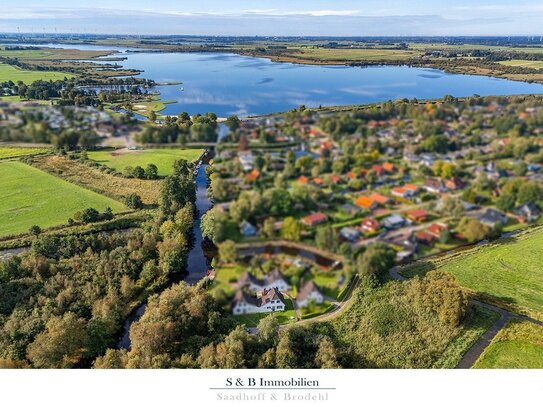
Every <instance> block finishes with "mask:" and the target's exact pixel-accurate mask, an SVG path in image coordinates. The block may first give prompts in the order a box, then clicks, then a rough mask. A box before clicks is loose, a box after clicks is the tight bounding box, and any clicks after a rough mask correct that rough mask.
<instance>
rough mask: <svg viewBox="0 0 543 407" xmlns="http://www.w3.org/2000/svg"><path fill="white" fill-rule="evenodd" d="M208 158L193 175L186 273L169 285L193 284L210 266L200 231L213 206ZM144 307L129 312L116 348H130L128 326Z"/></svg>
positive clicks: (140, 313)
mask: <svg viewBox="0 0 543 407" xmlns="http://www.w3.org/2000/svg"><path fill="white" fill-rule="evenodd" d="M209 158H210V153H207V154H206V155H205V156H204V157H203V159H202V160H201V161H200V163H199V165H198V171H197V173H196V177H195V183H196V211H197V212H196V219H195V222H194V226H193V228H192V236H193V242H192V248H191V249H190V251H189V255H188V260H187V273H186V274H182V273H179V274H177V275H175V276H172V278H171V279H170V285H171V284H175V283H178V282H180V281H186V282H187V283H189V284H194V283H196V282H198V281H199V280H200V279H201V278H202V277H204V276H205V274H206V273H207V271H208V270H209V269H210V267H211V260H212V257H211V255H210V254H209V253H208V252H206V250H205V247H204V239H203V238H202V231H201V229H200V224H201V221H202V216H203V215H204V214H205V213H206V212H207V211H208V210H209V209H210V208H211V207H212V206H213V204H212V203H211V201H210V200H209V197H208V194H207V187H208V177H207V175H206V168H207V165H208V164H207V163H208V162H209ZM146 307H147V303H146V302H145V303H143V304H142V305H140V306H139V307H138V308H137V309H136V310H135V311H134V312H132V314H130V316H129V317H128V318H127V319H126V321H125V322H124V324H123V331H122V332H123V333H122V337H121V339H120V340H119V342H118V343H117V348H119V349H130V327H131V326H132V324H133V323H134V322H136V321H138V320H139V319H140V318H141V316H142V315H143V313H144V312H145V308H146Z"/></svg>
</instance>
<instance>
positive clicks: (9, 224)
mask: <svg viewBox="0 0 543 407" xmlns="http://www.w3.org/2000/svg"><path fill="white" fill-rule="evenodd" d="M0 173H1V174H2V177H1V178H0V190H1V191H2V197H3V199H2V200H0V236H4V235H10V234H17V233H23V232H26V231H28V229H29V228H30V227H31V226H32V225H38V226H40V227H41V228H47V227H50V226H54V225H58V224H61V223H64V222H66V221H67V220H68V218H70V217H72V216H73V214H74V213H75V212H77V211H80V210H82V209H85V208H89V207H93V208H95V209H97V210H99V211H103V210H104V209H106V208H107V207H110V208H111V209H112V210H113V211H114V212H119V211H122V210H124V209H126V208H125V206H124V205H123V204H121V203H120V202H117V201H114V200H112V199H110V198H107V197H105V196H101V195H99V194H97V193H94V192H92V191H87V190H85V189H83V188H80V187H78V186H76V185H73V184H70V183H68V182H66V181H63V180H61V179H59V178H56V177H54V176H52V175H49V174H47V173H44V172H42V171H40V170H38V169H36V168H33V167H31V166H28V165H26V164H23V163H21V162H15V161H8V162H2V163H0Z"/></svg>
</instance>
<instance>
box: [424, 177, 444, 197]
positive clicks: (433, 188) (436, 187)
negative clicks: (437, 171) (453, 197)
mask: <svg viewBox="0 0 543 407" xmlns="http://www.w3.org/2000/svg"><path fill="white" fill-rule="evenodd" d="M424 189H425V190H427V191H428V192H432V193H434V194H440V193H441V192H445V191H446V189H445V187H444V185H443V182H441V180H439V179H435V178H428V179H427V180H425V181H424Z"/></svg>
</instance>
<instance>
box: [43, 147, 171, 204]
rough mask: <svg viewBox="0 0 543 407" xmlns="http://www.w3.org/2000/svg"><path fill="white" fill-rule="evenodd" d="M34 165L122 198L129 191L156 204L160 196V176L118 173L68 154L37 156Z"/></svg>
mask: <svg viewBox="0 0 543 407" xmlns="http://www.w3.org/2000/svg"><path fill="white" fill-rule="evenodd" d="M33 160H34V165H35V166H36V167H38V168H39V169H41V170H43V171H45V172H48V173H51V174H54V175H56V176H58V177H60V178H62V179H64V180H66V181H69V182H71V183H74V184H76V185H79V186H81V187H83V188H86V189H90V190H91V191H95V192H97V193H99V194H102V195H106V196H109V197H112V198H114V199H119V200H122V199H123V198H124V197H126V196H127V195H129V194H132V193H136V194H138V195H139V196H140V197H141V199H142V200H143V203H145V204H155V203H157V199H158V197H159V196H160V180H143V179H136V178H123V177H117V176H114V175H112V174H108V173H107V172H104V171H100V170H99V169H98V168H92V167H89V166H87V165H85V164H82V163H80V162H78V161H73V160H69V159H67V158H65V157H58V156H42V157H35V158H34V159H33Z"/></svg>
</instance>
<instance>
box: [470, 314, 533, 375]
mask: <svg viewBox="0 0 543 407" xmlns="http://www.w3.org/2000/svg"><path fill="white" fill-rule="evenodd" d="M473 367H474V368H476V369H542V368H543V327H541V326H538V325H535V324H533V323H531V322H527V321H515V320H514V321H511V322H509V324H507V326H506V327H505V328H504V329H502V330H501V331H500V332H498V335H496V337H495V338H494V339H493V340H492V342H491V343H490V345H489V346H488V348H486V349H485V351H484V352H483V354H482V355H481V357H480V358H479V359H478V360H477V362H475V365H474V366H473Z"/></svg>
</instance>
